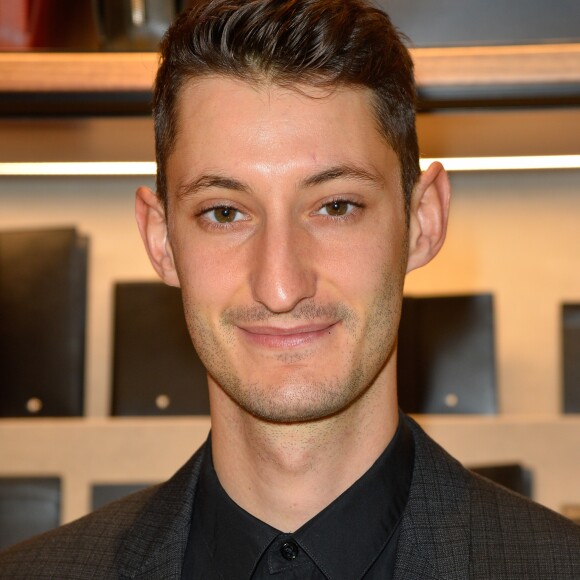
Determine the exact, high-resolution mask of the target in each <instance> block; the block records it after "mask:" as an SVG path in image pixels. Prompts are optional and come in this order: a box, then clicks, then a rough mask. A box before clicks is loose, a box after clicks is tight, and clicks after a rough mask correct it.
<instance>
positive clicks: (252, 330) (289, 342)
mask: <svg viewBox="0 0 580 580" xmlns="http://www.w3.org/2000/svg"><path fill="white" fill-rule="evenodd" d="M336 324H338V323H337V322H320V323H315V324H304V325H300V326H293V327H277V326H265V325H260V326H238V328H239V330H240V331H241V333H242V336H243V337H244V338H245V339H246V340H248V341H250V342H252V343H254V344H257V345H260V346H264V347H268V348H282V349H287V348H296V347H300V346H303V345H307V344H310V343H312V342H313V341H316V340H320V339H322V338H324V337H325V336H328V335H329V334H330V333H331V332H332V329H333V327H334V326H335V325H336Z"/></svg>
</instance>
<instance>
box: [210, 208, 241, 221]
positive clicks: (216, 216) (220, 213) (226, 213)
mask: <svg viewBox="0 0 580 580" xmlns="http://www.w3.org/2000/svg"><path fill="white" fill-rule="evenodd" d="M203 215H204V216H205V217H206V219H207V220H209V221H210V222H213V223H218V224H231V223H233V222H238V221H241V220H242V219H244V214H242V212H241V211H239V210H237V209H236V208H234V207H229V206H226V205H222V206H219V207H212V208H211V209H208V210H206V211H205V212H204V213H203Z"/></svg>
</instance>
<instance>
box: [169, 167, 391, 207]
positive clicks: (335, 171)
mask: <svg viewBox="0 0 580 580" xmlns="http://www.w3.org/2000/svg"><path fill="white" fill-rule="evenodd" d="M334 179H352V180H355V181H362V182H365V183H369V184H371V185H375V186H377V185H378V186H381V185H383V180H382V178H380V177H379V176H378V175H377V174H375V173H373V172H372V171H369V170H367V169H364V168H363V167H358V166H354V165H348V164H342V165H336V166H333V167H329V168H328V169H324V170H323V171H321V172H319V173H315V174H314V175H311V176H309V177H307V178H305V179H303V180H302V181H301V182H300V187H301V188H309V187H315V186H317V185H322V184H323V183H326V182H328V181H332V180H334ZM211 187H216V188H220V189H228V190H230V191H240V192H243V193H251V191H252V188H251V187H250V186H249V185H248V184H246V183H244V182H243V181H240V180H238V179H234V178H233V177H225V176H224V175H219V174H212V173H209V174H204V175H201V176H199V177H198V178H196V179H193V180H192V181H188V182H186V183H184V184H182V185H180V186H179V188H178V189H177V198H178V199H185V198H188V197H192V196H194V195H195V194H196V193H198V192H199V191H201V190H202V189H208V188H211Z"/></svg>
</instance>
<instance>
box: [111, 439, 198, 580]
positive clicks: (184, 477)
mask: <svg viewBox="0 0 580 580" xmlns="http://www.w3.org/2000/svg"><path fill="white" fill-rule="evenodd" d="M204 450H205V445H204V446H203V447H201V448H200V449H199V450H198V451H197V452H196V453H195V455H194V456H193V457H192V458H191V459H190V460H189V461H188V462H187V463H186V464H185V465H184V466H183V467H182V468H181V469H180V470H179V471H178V472H177V473H176V474H175V475H174V476H173V477H172V478H171V479H170V480H169V481H167V482H166V483H164V484H161V485H160V486H158V488H157V489H156V490H155V492H154V493H153V494H152V495H151V498H150V500H149V501H148V502H147V505H146V506H145V508H144V509H143V511H142V513H141V514H140V516H139V517H138V518H137V520H136V521H135V523H134V524H133V526H132V527H131V529H130V531H129V533H128V534H127V536H126V538H125V540H124V542H122V544H121V546H120V549H119V570H120V571H121V574H122V577H123V578H133V579H139V580H158V579H159V578H163V579H164V580H170V579H171V580H180V578H181V568H182V563H183V558H184V556H185V548H186V545H187V539H188V537H189V528H190V525H191V515H192V511H193V500H194V496H195V488H196V486H197V481H198V478H199V471H200V468H201V462H202V459H203V453H204Z"/></svg>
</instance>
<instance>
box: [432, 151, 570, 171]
mask: <svg viewBox="0 0 580 580" xmlns="http://www.w3.org/2000/svg"><path fill="white" fill-rule="evenodd" d="M433 161H440V162H441V163H442V164H443V166H444V167H445V169H447V171H513V170H520V169H524V170H530V169H578V168H580V155H531V156H525V157H524V156H521V157H444V158H441V159H427V158H423V159H421V169H422V170H425V169H427V167H429V165H430V164H431V163H432V162H433Z"/></svg>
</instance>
